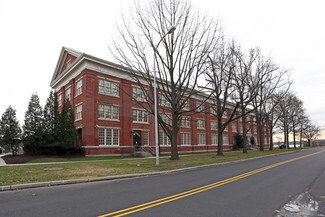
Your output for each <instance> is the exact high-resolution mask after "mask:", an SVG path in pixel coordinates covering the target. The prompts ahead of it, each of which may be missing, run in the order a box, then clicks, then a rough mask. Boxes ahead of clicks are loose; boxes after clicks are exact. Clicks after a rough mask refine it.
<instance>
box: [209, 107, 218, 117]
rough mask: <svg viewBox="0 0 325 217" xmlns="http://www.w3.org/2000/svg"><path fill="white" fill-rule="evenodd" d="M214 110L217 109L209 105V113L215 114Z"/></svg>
mask: <svg viewBox="0 0 325 217" xmlns="http://www.w3.org/2000/svg"><path fill="white" fill-rule="evenodd" d="M216 110H217V109H216V108H214V107H213V106H211V107H210V113H211V115H217V111H216Z"/></svg>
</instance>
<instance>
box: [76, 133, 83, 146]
mask: <svg viewBox="0 0 325 217" xmlns="http://www.w3.org/2000/svg"><path fill="white" fill-rule="evenodd" d="M77 132H78V144H77V145H78V147H79V148H81V146H82V129H81V128H79V129H77Z"/></svg>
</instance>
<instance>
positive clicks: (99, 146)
mask: <svg viewBox="0 0 325 217" xmlns="http://www.w3.org/2000/svg"><path fill="white" fill-rule="evenodd" d="M82 148H134V146H120V145H114V146H113V145H98V146H82ZM96 156H98V155H96Z"/></svg>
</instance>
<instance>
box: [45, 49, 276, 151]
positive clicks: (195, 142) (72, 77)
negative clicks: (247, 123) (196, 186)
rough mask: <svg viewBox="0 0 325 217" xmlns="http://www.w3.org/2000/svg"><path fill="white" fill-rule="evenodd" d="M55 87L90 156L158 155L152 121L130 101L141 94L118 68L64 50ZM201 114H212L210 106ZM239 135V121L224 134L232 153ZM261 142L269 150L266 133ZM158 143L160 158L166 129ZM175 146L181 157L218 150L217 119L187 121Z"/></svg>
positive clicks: (254, 130) (196, 116)
mask: <svg viewBox="0 0 325 217" xmlns="http://www.w3.org/2000/svg"><path fill="white" fill-rule="evenodd" d="M51 87H52V88H53V89H54V90H55V92H56V94H57V98H58V103H59V110H60V109H61V108H62V104H63V101H64V100H65V99H68V100H70V102H71V104H72V107H73V109H74V112H75V125H76V127H77V130H78V136H79V146H80V147H82V149H83V150H84V153H85V155H86V156H98V155H131V154H133V153H134V152H135V151H137V150H139V149H140V150H147V151H150V150H152V151H153V150H154V146H155V139H154V116H153V115H151V114H148V113H147V112H146V111H145V110H143V109H142V108H141V107H140V106H139V105H138V104H137V103H136V102H135V101H133V100H132V99H131V97H130V96H129V95H132V94H137V95H138V97H141V94H140V93H139V91H140V89H139V88H138V86H137V83H135V82H133V81H132V80H131V78H130V76H129V74H128V72H127V71H125V70H123V67H121V66H120V65H118V64H115V63H112V62H109V61H106V60H103V59H100V58H97V57H94V56H91V55H88V54H85V53H81V52H78V51H75V50H73V49H69V48H65V47H63V48H62V50H61V54H60V57H59V60H58V63H57V66H56V68H55V72H54V75H53V77H52V81H51ZM121 90H123V91H121ZM126 93H127V94H126ZM128 94H129V95H128ZM196 103H197V100H196V99H191V100H190V102H189V106H190V108H195V105H196ZM203 109H208V105H205V108H203ZM247 118H248V119H250V120H253V119H254V117H253V116H248V117H247ZM241 132H242V125H241V120H236V121H234V122H233V123H231V124H229V126H228V128H227V129H226V130H225V132H224V133H223V142H224V149H225V150H229V149H232V144H233V136H234V135H236V134H237V133H241ZM265 132H268V131H266V130H265ZM252 136H253V137H254V138H255V141H256V143H258V140H257V127H256V126H255V125H254V126H253V127H252V128H251V130H250V133H249V134H248V136H247V137H248V141H250V139H249V138H250V137H252ZM263 139H264V140H263V141H264V144H266V145H265V146H268V144H269V141H270V139H269V136H268V135H267V133H265V136H264V138H263ZM159 144H160V152H161V153H169V152H170V148H171V146H170V141H169V140H168V138H167V136H166V134H165V133H164V132H163V130H162V129H159ZM177 144H178V151H179V153H188V152H207V151H216V150H217V131H216V118H215V117H214V116H212V115H210V114H205V113H197V114H194V115H191V116H185V117H183V120H182V126H181V129H180V131H179V134H178V142H177ZM151 147H152V148H151Z"/></svg>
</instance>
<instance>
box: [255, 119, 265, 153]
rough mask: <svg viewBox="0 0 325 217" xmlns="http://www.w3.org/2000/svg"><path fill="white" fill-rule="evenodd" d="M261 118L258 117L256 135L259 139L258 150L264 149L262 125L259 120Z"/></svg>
mask: <svg viewBox="0 0 325 217" xmlns="http://www.w3.org/2000/svg"><path fill="white" fill-rule="evenodd" d="M260 121H261V120H260V119H259V118H258V124H257V127H258V136H259V140H260V151H264V141H263V126H262V124H261V122H260Z"/></svg>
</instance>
